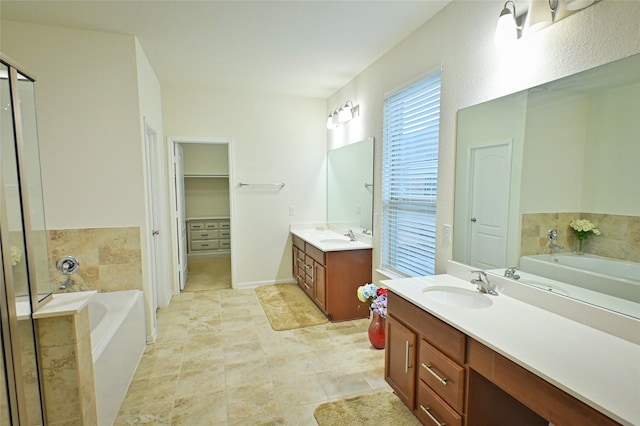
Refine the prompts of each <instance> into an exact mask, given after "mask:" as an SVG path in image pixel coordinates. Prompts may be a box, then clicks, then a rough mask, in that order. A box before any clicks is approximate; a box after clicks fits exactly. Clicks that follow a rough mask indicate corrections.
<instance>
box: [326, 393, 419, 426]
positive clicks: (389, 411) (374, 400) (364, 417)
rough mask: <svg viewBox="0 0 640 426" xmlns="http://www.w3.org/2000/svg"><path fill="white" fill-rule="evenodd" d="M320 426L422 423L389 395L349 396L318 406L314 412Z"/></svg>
mask: <svg viewBox="0 0 640 426" xmlns="http://www.w3.org/2000/svg"><path fill="white" fill-rule="evenodd" d="M313 416H314V417H315V418H316V421H317V422H318V425H319V426H333V425H363V426H366V425H370V426H420V425H421V423H420V421H418V419H417V418H416V417H415V416H414V415H413V413H412V412H411V411H410V410H409V409H408V408H407V406H406V405H404V404H403V403H402V401H400V399H399V398H398V397H397V396H395V395H394V394H393V393H391V392H386V391H384V392H376V393H371V394H367V395H359V396H352V397H350V398H345V399H340V400H338V401H333V402H326V403H324V404H322V405H319V406H318V407H317V408H316V410H315V411H314V412H313Z"/></svg>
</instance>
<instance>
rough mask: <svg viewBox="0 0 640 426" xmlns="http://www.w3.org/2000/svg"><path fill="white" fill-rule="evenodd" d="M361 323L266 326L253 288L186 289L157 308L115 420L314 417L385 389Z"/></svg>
mask: <svg viewBox="0 0 640 426" xmlns="http://www.w3.org/2000/svg"><path fill="white" fill-rule="evenodd" d="M201 279H203V278H201ZM189 285H190V283H189V282H188V283H187V288H188V287H189ZM192 288H195V287H192ZM354 297H355V295H354ZM367 327H368V320H356V321H346V322H341V323H333V324H332V323H327V324H323V325H319V326H314V327H308V328H303V329H298V330H288V331H273V330H272V329H271V326H270V325H269V322H268V320H267V318H266V316H265V314H264V311H263V309H262V306H261V305H260V303H259V301H258V299H257V297H256V294H255V291H254V290H231V289H224V288H222V289H218V288H216V289H212V290H200V291H193V292H186V291H185V292H183V293H182V294H179V295H177V296H174V298H173V300H172V302H171V305H170V306H169V307H168V308H165V309H162V310H160V311H159V312H158V334H159V336H158V340H157V342H156V343H154V344H153V345H149V346H148V347H147V350H146V352H145V354H144V356H143V358H142V361H141V363H140V366H139V367H138V371H137V372H136V375H135V377H134V380H133V382H132V384H131V386H130V388H129V392H128V394H127V397H126V398H125V401H124V402H123V404H122V407H121V409H120V413H119V415H118V418H117V420H116V423H115V424H116V425H130V424H144V425H207V426H209V425H221V426H224V425H295V426H305V425H316V421H315V420H314V418H313V411H314V409H315V407H316V406H318V405H319V404H321V403H323V402H326V401H330V400H335V399H340V398H343V397H345V396H350V395H358V394H363V393H370V392H373V391H375V390H379V389H390V388H389V387H388V385H387V384H386V382H385V381H384V378H383V373H384V351H378V350H375V349H373V348H372V347H371V345H370V343H369V341H368V338H367Z"/></svg>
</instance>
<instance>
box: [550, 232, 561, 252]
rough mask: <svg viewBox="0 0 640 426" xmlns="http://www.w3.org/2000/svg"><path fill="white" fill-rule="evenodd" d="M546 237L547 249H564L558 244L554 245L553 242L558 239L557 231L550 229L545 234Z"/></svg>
mask: <svg viewBox="0 0 640 426" xmlns="http://www.w3.org/2000/svg"><path fill="white" fill-rule="evenodd" d="M547 236H548V237H549V248H551V249H563V248H564V246H561V245H560V244H556V243H555V241H556V240H557V239H558V231H556V230H555V229H550V230H549V232H547Z"/></svg>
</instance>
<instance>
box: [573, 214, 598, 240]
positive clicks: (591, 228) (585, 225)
mask: <svg viewBox="0 0 640 426" xmlns="http://www.w3.org/2000/svg"><path fill="white" fill-rule="evenodd" d="M569 226H570V227H571V229H573V233H574V234H576V237H578V239H579V240H586V239H587V238H589V237H590V236H592V235H600V230H598V228H596V226H595V225H594V224H593V223H591V222H590V221H588V220H587V219H578V220H572V221H571V222H570V223H569Z"/></svg>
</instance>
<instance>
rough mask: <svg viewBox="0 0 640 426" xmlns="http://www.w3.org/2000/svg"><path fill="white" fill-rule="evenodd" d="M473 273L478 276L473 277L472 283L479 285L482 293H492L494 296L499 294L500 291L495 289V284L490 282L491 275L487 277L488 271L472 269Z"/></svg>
mask: <svg viewBox="0 0 640 426" xmlns="http://www.w3.org/2000/svg"><path fill="white" fill-rule="evenodd" d="M471 273H472V274H478V278H477V279H475V278H473V279H472V280H471V284H475V285H477V286H478V291H479V292H480V293H484V294H490V295H492V296H497V295H498V292H497V291H495V289H494V288H493V285H492V284H491V283H490V282H489V277H487V273H486V272H485V271H471ZM483 278H484V279H483ZM485 280H486V281H485Z"/></svg>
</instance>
